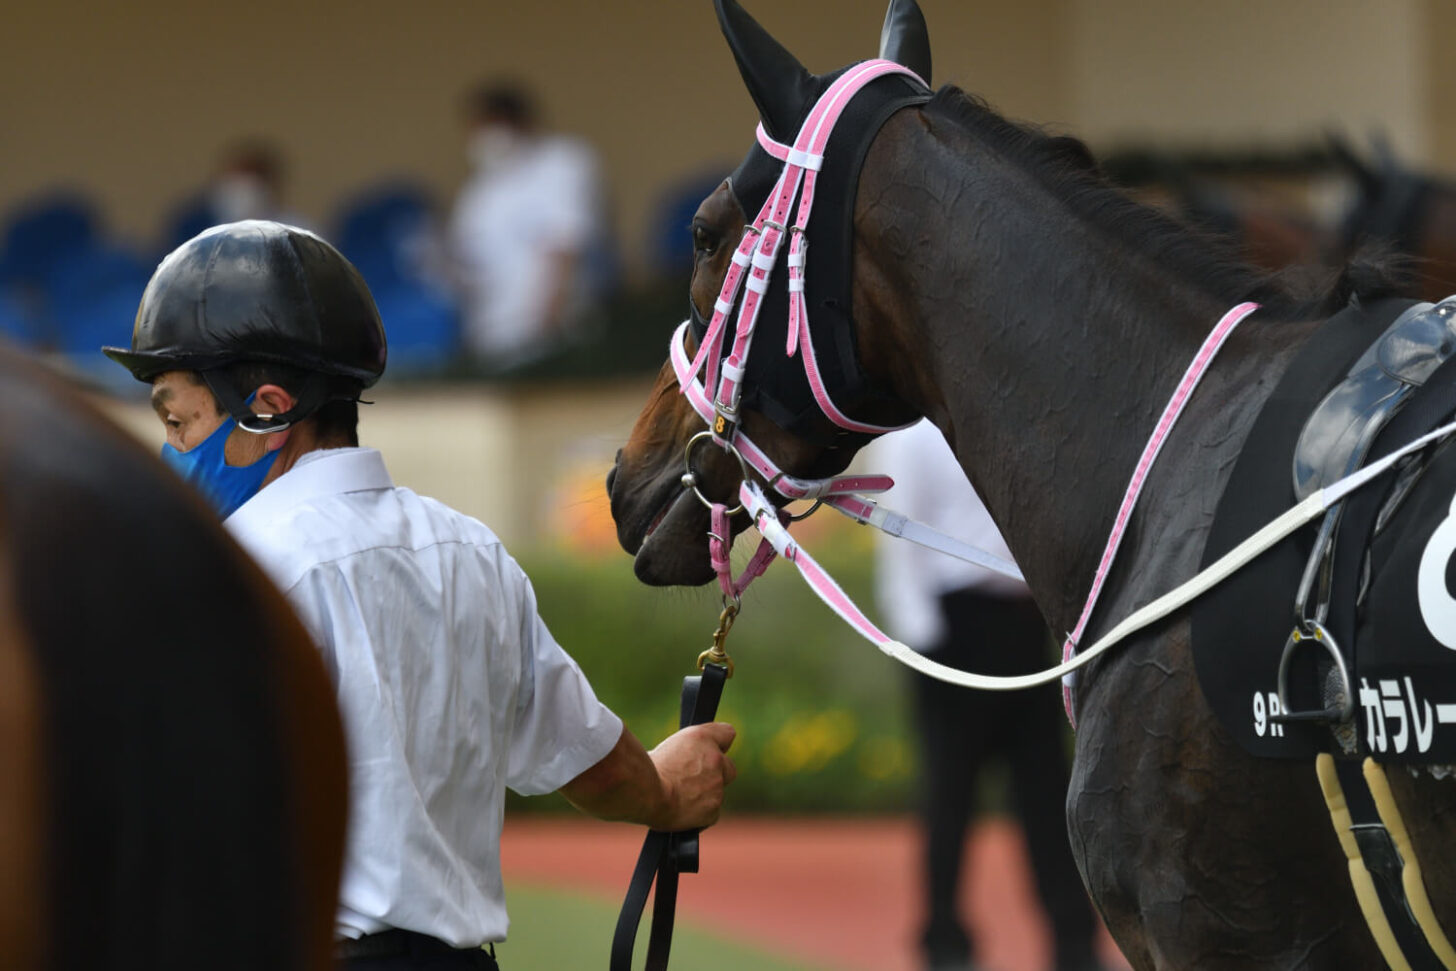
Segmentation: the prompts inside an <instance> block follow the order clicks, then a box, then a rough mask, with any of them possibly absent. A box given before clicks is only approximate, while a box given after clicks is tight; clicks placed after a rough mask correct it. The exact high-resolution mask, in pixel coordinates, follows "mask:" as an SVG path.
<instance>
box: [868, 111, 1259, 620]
mask: <svg viewBox="0 0 1456 971" xmlns="http://www.w3.org/2000/svg"><path fill="white" fill-rule="evenodd" d="M919 141H920V142H922V144H920V145H913V144H912V146H911V149H910V151H911V154H910V155H909V156H908V157H909V158H914V159H918V160H920V162H921V164H920V166H918V168H919V177H912V178H910V179H902V178H897V179H896V180H893V183H892V184H889V185H887V186H886V187H885V188H883V189H882V190H879V191H878V192H877V193H876V195H875V197H874V199H875V204H874V205H872V206H869V207H864V208H862V209H861V214H862V219H861V227H860V228H861V233H860V237H859V238H860V239H861V240H862V241H864V246H865V250H866V252H865V257H866V258H867V259H869V260H870V261H873V262H876V263H878V264H879V266H878V270H879V271H880V272H879V274H878V278H879V279H880V280H881V281H884V282H886V283H888V284H889V286H890V288H891V290H892V291H893V292H894V293H895V294H896V296H895V297H893V298H891V300H890V301H887V302H882V303H881V304H880V306H882V307H883V306H885V304H886V303H889V304H891V305H893V306H894V310H893V311H891V312H890V314H889V316H890V317H891V318H892V320H893V323H892V325H891V329H892V330H893V331H894V332H896V337H897V338H898V339H897V340H896V343H897V344H900V345H902V346H903V345H908V346H909V347H910V348H911V349H912V352H911V353H912V359H913V363H912V370H913V371H914V373H916V374H918V375H919V378H918V379H909V381H910V384H911V385H912V386H911V387H910V388H909V389H907V392H906V396H907V397H908V398H909V400H911V401H912V402H913V403H915V404H917V405H918V406H919V407H920V408H921V410H922V411H924V412H925V414H927V415H928V416H929V417H930V418H931V420H932V421H934V422H935V423H936V425H937V426H939V427H940V429H941V431H942V432H943V433H944V434H945V436H946V439H947V441H948V442H949V443H950V445H951V447H952V448H953V449H954V450H955V452H956V455H957V458H958V459H959V461H960V463H961V466H962V468H964V469H965V470H966V473H967V475H968V476H969V477H970V479H971V481H972V483H973V484H974V485H975V486H976V489H977V491H978V492H979V493H980V495H981V496H982V498H983V499H984V501H985V502H986V505H987V507H988V508H989V509H990V511H991V513H992V516H993V518H995V520H996V522H997V524H998V525H999V526H1000V527H1001V530H1002V533H1003V534H1004V535H1005V537H1006V539H1007V543H1008V545H1009V546H1010V548H1011V550H1012V552H1013V554H1014V555H1015V556H1016V559H1017V561H1018V562H1019V564H1020V565H1021V567H1022V570H1023V572H1024V573H1025V574H1026V577H1027V580H1028V583H1029V584H1030V586H1031V588H1032V591H1033V593H1034V594H1035V595H1036V597H1037V600H1038V603H1039V604H1040V606H1041V607H1042V609H1043V611H1044V612H1045V613H1046V614H1047V617H1048V620H1049V621H1051V622H1052V623H1053V624H1054V625H1057V626H1056V627H1054V629H1060V630H1069V629H1070V628H1071V625H1072V623H1073V622H1074V621H1075V619H1076V613H1077V611H1078V610H1079V608H1080V606H1081V598H1082V597H1083V596H1084V595H1085V593H1086V591H1087V589H1088V584H1089V582H1090V580H1091V577H1092V575H1093V572H1094V570H1095V567H1096V563H1097V560H1098V558H1099V557H1100V555H1101V552H1102V549H1103V546H1104V544H1105V542H1106V537H1107V534H1108V530H1109V529H1110V528H1111V525H1112V522H1113V518H1114V516H1115V514H1116V511H1117V508H1118V505H1119V503H1120V502H1121V499H1122V494H1123V492H1124V490H1125V488H1126V486H1127V483H1128V480H1129V478H1130V476H1131V474H1132V472H1133V469H1134V467H1135V465H1136V463H1137V460H1138V458H1139V455H1140V453H1141V451H1142V449H1143V447H1144V445H1145V443H1146V440H1147V438H1148V436H1149V435H1150V433H1151V432H1152V430H1153V428H1154V426H1155V424H1156V423H1157V420H1158V416H1159V414H1160V413H1161V411H1162V409H1163V407H1164V406H1165V404H1166V402H1167V400H1168V398H1169V396H1170V395H1171V393H1172V391H1173V389H1174V387H1175V386H1176V384H1177V382H1178V380H1179V378H1180V377H1181V376H1182V374H1183V372H1184V370H1185V368H1186V367H1187V365H1188V363H1189V361H1190V360H1191V359H1192V358H1193V356H1194V355H1195V353H1196V352H1197V349H1198V347H1199V345H1200V344H1201V342H1202V341H1203V339H1204V337H1205V336H1206V335H1207V333H1208V332H1209V331H1210V330H1211V329H1212V328H1213V326H1214V325H1215V324H1216V323H1217V321H1218V318H1219V316H1220V315H1221V314H1222V313H1223V312H1225V311H1226V310H1227V309H1228V307H1229V306H1230V305H1231V304H1232V301H1224V300H1220V299H1216V298H1214V297H1213V296H1211V295H1210V294H1208V293H1205V292H1201V291H1200V290H1199V289H1198V288H1197V287H1195V286H1192V285H1190V284H1188V283H1187V282H1185V281H1183V280H1181V279H1179V278H1178V276H1177V274H1176V273H1174V272H1172V271H1171V270H1169V269H1167V268H1165V267H1163V266H1161V265H1160V264H1159V262H1158V259H1157V256H1156V254H1147V253H1136V252H1130V251H1129V250H1128V248H1127V247H1126V246H1124V245H1121V244H1119V243H1118V242H1116V241H1115V240H1114V239H1113V238H1112V237H1110V236H1109V235H1108V234H1106V233H1102V232H1099V231H1098V230H1097V229H1096V228H1095V227H1094V226H1091V225H1089V224H1088V223H1087V222H1085V221H1083V220H1081V219H1079V218H1078V217H1077V216H1075V215H1074V214H1073V213H1072V212H1071V211H1070V210H1069V209H1068V208H1067V207H1066V206H1064V205H1062V204H1060V203H1058V201H1057V200H1056V199H1054V198H1053V196H1052V194H1051V193H1050V191H1049V190H1047V189H1046V188H1044V187H1043V186H1042V185H1040V184H1039V183H1037V182H1036V181H1035V180H1034V179H1033V178H1031V177H1029V176H1027V175H1024V174H1022V173H1020V172H1018V171H1016V170H1014V169H1013V168H1012V167H1011V166H1010V165H1009V164H1007V163H1003V162H999V161H998V160H997V159H995V158H994V157H982V158H979V159H977V162H976V164H975V165H971V164H967V162H966V161H965V160H964V159H963V158H962V157H960V156H959V155H956V156H952V157H946V156H947V152H946V151H945V149H944V148H943V147H941V148H940V149H939V151H937V146H936V144H935V143H934V142H933V140H932V141H931V143H930V144H924V142H925V139H919ZM962 151H963V149H962ZM873 160H874V158H873V156H872V157H871V161H872V162H873ZM861 198H862V201H863V200H864V198H865V197H864V195H863V194H862V196H861ZM877 223H883V225H877ZM929 240H942V241H945V243H944V245H943V246H940V247H938V248H937V249H936V250H935V251H934V252H933V255H929V258H927V254H930V253H931V251H929V250H921V249H918V248H915V247H914V246H913V245H912V246H910V247H906V245H905V244H906V243H907V242H913V241H929ZM872 276H873V274H872ZM870 299H871V303H873V302H874V300H873V298H870Z"/></svg>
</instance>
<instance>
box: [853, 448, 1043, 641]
mask: <svg viewBox="0 0 1456 971" xmlns="http://www.w3.org/2000/svg"><path fill="white" fill-rule="evenodd" d="M866 461H867V463H868V464H869V465H871V466H873V468H874V470H875V471H876V472H884V473H886V474H888V475H890V476H891V477H892V478H893V479H894V480H895V487H894V488H893V489H891V490H890V491H889V492H887V493H885V495H884V496H883V502H884V503H885V505H886V506H888V507H889V508H891V509H894V510H895V511H896V512H901V513H904V514H905V515H907V516H909V517H910V518H911V519H917V520H919V521H920V522H923V523H925V524H927V525H929V526H933V527H935V528H936V529H938V530H940V531H941V532H943V533H947V534H949V535H951V536H954V537H955V538H956V539H959V540H961V541H962V542H966V543H970V544H971V545H972V546H976V547H979V548H980V549H982V550H985V551H986V552H987V553H993V554H995V555H996V556H999V557H1001V558H1002V559H1006V560H1009V559H1011V551H1010V550H1008V549H1007V548H1006V540H1005V539H1003V538H1002V536H1001V531H1000V530H998V529H997V528H996V524H995V523H994V522H993V521H992V520H991V514H990V513H989V512H988V511H987V510H986V506H985V503H983V502H982V501H981V497H980V496H978V495H976V490H975V489H974V488H972V486H971V484H970V482H968V481H967V480H966V473H965V471H964V470H962V469H961V466H960V462H958V461H957V460H956V457H955V453H954V452H952V451H951V449H950V446H949V445H947V444H946V441H945V436H944V435H942V434H941V433H940V429H938V428H936V427H935V426H934V425H932V424H931V423H930V422H928V421H921V422H920V423H919V424H917V425H914V426H912V427H910V428H906V429H902V430H901V431H897V432H890V433H889V434H888V435H884V436H882V437H880V438H879V439H877V440H876V441H875V442H874V443H873V444H872V445H871V446H870V449H869V454H868V456H867V458H866ZM876 552H877V556H876V562H875V587H876V600H877V601H878V603H879V605H880V609H881V610H883V611H884V613H885V619H886V622H887V624H886V626H888V627H889V630H890V633H891V634H893V635H894V636H895V637H896V638H897V639H898V640H900V641H901V642H903V643H905V644H908V645H910V646H911V647H913V648H915V649H916V650H921V651H923V650H926V649H927V648H930V647H932V646H934V645H935V644H936V643H938V642H939V640H940V638H941V637H942V636H944V633H945V623H944V620H943V619H942V618H941V615H940V603H939V597H940V595H941V594H943V593H949V592H950V591H952V590H962V589H974V590H977V591H979V592H981V593H984V594H986V595H987V596H992V597H1029V596H1030V595H1031V593H1030V591H1029V590H1027V588H1026V584H1024V583H1022V582H1021V581H1019V580H1012V579H1010V578H1009V577H1004V576H1002V575H1001V574H999V573H993V572H991V571H990V570H987V569H984V568H982V567H979V566H974V565H972V564H970V563H967V562H965V561H964V560H959V559H956V558H955V557H953V556H947V555H946V554H944V553H938V552H936V551H935V550H930V549H926V548H925V547H923V546H919V545H917V544H915V543H911V542H909V541H908V540H903V539H898V538H896V537H893V536H887V535H883V534H882V535H881V536H880V537H879V540H878V546H877V550H876Z"/></svg>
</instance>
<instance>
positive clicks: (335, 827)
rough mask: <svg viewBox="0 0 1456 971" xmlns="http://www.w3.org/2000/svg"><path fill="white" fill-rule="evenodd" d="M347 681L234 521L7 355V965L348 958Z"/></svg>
mask: <svg viewBox="0 0 1456 971" xmlns="http://www.w3.org/2000/svg"><path fill="white" fill-rule="evenodd" d="M333 698H334V693H333V688H332V686H331V683H330V681H329V678H328V676H327V673H326V672H325V670H324V666H323V662H322V659H321V658H320V656H319V654H318V651H317V649H316V648H315V647H314V646H313V643H312V641H311V640H310V638H309V637H308V635H307V634H306V632H305V631H304V629H303V627H302V625H301V624H300V623H299V621H298V620H297V618H296V617H295V616H294V614H293V612H292V611H291V610H290V609H289V607H288V605H287V603H286V602H285V601H284V600H283V597H282V595H281V594H280V593H279V592H278V591H277V590H276V589H275V588H274V587H273V585H272V584H271V582H270V581H269V580H268V579H267V578H266V577H265V576H264V575H263V574H262V572H261V571H260V570H259V569H258V568H257V567H256V566H255V565H254V564H253V563H252V561H251V560H249V559H248V558H247V557H246V555H244V554H243V553H242V552H241V551H240V549H239V548H238V547H237V545H236V544H234V543H233V542H232V540H231V539H230V538H229V537H228V536H227V535H226V533H225V532H224V531H223V529H222V527H221V525H220V524H219V523H218V522H217V517H216V515H215V514H214V513H213V512H212V511H211V510H210V509H209V508H208V507H207V506H205V505H204V504H203V503H202V501H201V500H200V499H199V498H197V497H195V496H194V495H193V494H192V493H191V491H190V490H189V489H188V488H187V487H186V486H185V485H183V484H182V483H181V481H179V480H178V479H177V478H176V477H175V476H174V475H173V474H172V473H170V472H169V471H168V470H167V469H165V468H164V467H163V466H162V464H161V463H160V462H158V461H157V460H156V459H155V458H154V457H152V456H149V455H146V454H145V453H144V452H143V451H142V450H141V449H140V448H139V447H138V446H137V445H136V444H135V443H134V442H132V441H130V440H128V439H127V437H126V436H125V435H124V434H123V433H122V432H120V431H119V430H117V429H116V428H114V427H113V426H111V425H110V424H109V423H108V422H106V421H105V420H104V419H103V418H101V417H100V416H99V415H98V414H97V413H96V412H95V411H94V410H93V409H92V408H91V407H90V406H89V405H87V404H86V403H85V402H84V401H82V400H81V398H80V396H79V395H78V394H77V393H75V392H74V391H72V390H70V389H69V388H67V387H66V386H64V385H63V384H62V383H61V382H60V381H59V380H58V379H55V378H53V377H49V376H46V375H45V373H44V371H43V369H42V368H41V367H40V366H39V365H38V364H36V363H35V362H34V361H32V360H29V359H26V358H24V357H21V356H19V355H17V354H14V353H12V352H9V351H5V350H0V778H3V779H4V780H5V781H4V783H3V784H0V953H3V954H4V955H5V958H4V960H3V962H0V963H3V964H4V965H5V967H7V968H18V969H31V968H35V969H40V968H48V969H71V968H75V969H81V968H97V967H107V968H149V969H153V968H167V969H178V971H180V969H184V968H186V969H192V968H201V967H205V968H236V969H240V971H241V969H256V968H280V969H297V971H304V969H309V971H313V969H317V971H322V969H325V968H329V967H332V966H333V924H334V908H335V902H336V898H337V889H338V880H339V868H340V866H341V863H342V856H343V827H344V816H345V804H346V798H347V783H346V779H345V773H346V770H345V763H344V742H343V734H342V730H341V727H340V724H339V718H338V713H337V709H336V708H335V705H334V700H333Z"/></svg>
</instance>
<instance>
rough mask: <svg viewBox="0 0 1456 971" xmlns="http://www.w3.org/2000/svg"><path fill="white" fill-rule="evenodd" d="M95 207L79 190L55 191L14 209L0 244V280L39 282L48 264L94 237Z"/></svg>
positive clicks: (54, 262) (88, 243) (79, 247)
mask: <svg viewBox="0 0 1456 971" xmlns="http://www.w3.org/2000/svg"><path fill="white" fill-rule="evenodd" d="M96 224H97V216H96V207H95V206H94V205H93V204H92V203H91V201H90V200H88V199H86V198H85V197H83V196H81V195H80V194H79V193H76V192H71V191H64V190H61V191H56V192H52V193H50V194H49V195H46V196H43V197H41V198H38V199H35V200H33V201H32V202H30V203H28V204H27V205H25V206H23V207H22V208H21V209H19V210H18V211H16V212H15V213H14V214H13V215H12V216H11V217H10V220H9V222H8V223H7V224H6V227H5V235H4V242H3V248H0V280H3V281H5V282H10V283H18V284H22V285H26V286H37V287H38V286H41V285H43V283H44V280H45V277H46V274H47V273H49V272H50V269H51V267H53V266H54V265H56V263H57V262H59V261H60V260H62V259H64V258H65V256H66V255H67V254H68V253H71V252H74V251H76V250H79V249H83V248H85V247H86V246H89V245H90V244H91V243H92V242H93V241H94V240H95V238H96Z"/></svg>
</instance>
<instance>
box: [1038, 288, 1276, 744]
mask: <svg viewBox="0 0 1456 971" xmlns="http://www.w3.org/2000/svg"><path fill="white" fill-rule="evenodd" d="M1258 309H1259V305H1258V304H1257V303H1241V304H1239V305H1238V306H1237V307H1234V308H1233V309H1232V310H1230V311H1229V312H1228V313H1226V314H1224V315H1223V318H1222V319H1221V320H1220V321H1219V322H1218V324H1217V325H1216V326H1215V327H1214V328H1213V330H1212V331H1211V332H1210V333H1209V335H1208V337H1206V338H1205V339H1204V341H1203V346H1202V347H1200V348H1199V349H1198V353H1197V354H1195V355H1194V357H1193V361H1192V362H1191V363H1190V364H1189V365H1188V369H1187V370H1186V371H1184V372H1183V378H1182V380H1180V381H1179V382H1178V386H1177V388H1175V389H1174V390H1173V397H1171V398H1169V399H1168V404H1167V407H1165V408H1164V409H1163V415H1162V417H1161V418H1159V419H1158V424H1157V425H1156V426H1154V428H1153V434H1152V436H1151V437H1149V438H1148V443H1147V445H1145V446H1144V447H1143V454H1142V458H1140V459H1138V463H1137V466H1136V467H1135V468H1134V469H1133V472H1132V479H1131V480H1130V481H1129V482H1128V484H1127V491H1126V492H1125V493H1123V496H1122V505H1121V506H1119V507H1118V510H1117V518H1116V519H1114V520H1113V522H1112V532H1111V534H1110V535H1108V537H1107V546H1106V547H1105V548H1104V549H1103V551H1102V559H1101V560H1100V561H1099V562H1098V564H1097V573H1096V575H1095V576H1093V578H1092V589H1091V590H1090V591H1088V593H1087V601H1086V603H1084V604H1083V605H1082V615H1081V616H1080V617H1079V618H1077V626H1076V628H1075V629H1073V631H1072V632H1071V633H1070V634H1068V635H1067V640H1066V642H1065V643H1064V644H1063V645H1062V660H1063V661H1064V662H1065V661H1069V660H1071V659H1072V657H1073V656H1074V655H1075V654H1076V653H1077V645H1078V643H1080V641H1081V640H1082V635H1083V634H1084V633H1086V631H1087V622H1088V621H1090V620H1091V619H1092V611H1093V610H1095V609H1096V607H1097V598H1098V596H1099V595H1101V593H1102V585H1103V584H1104V583H1105V582H1106V581H1107V574H1108V573H1109V572H1111V570H1112V561H1113V559H1114V558H1115V557H1116V556H1117V549H1118V547H1119V546H1121V545H1122V537H1123V535H1124V534H1125V533H1126V532H1127V524H1128V521H1129V520H1131V518H1132V511H1133V507H1134V506H1136V505H1137V501H1138V496H1140V495H1141V494H1142V491H1143V483H1145V482H1146V481H1147V478H1148V472H1149V471H1150V470H1151V469H1152V467H1153V462H1154V461H1155V460H1156V459H1157V457H1158V453H1159V452H1160V451H1162V449H1163V443H1164V442H1165V441H1167V439H1168V433H1169V432H1171V431H1172V430H1173V424H1174V422H1176V421H1177V420H1178V416H1180V415H1181V414H1183V406H1184V405H1186V404H1187V403H1188V399H1189V398H1190V397H1192V395H1193V391H1194V389H1195V388H1197V387H1198V382H1199V381H1201V380H1203V375H1204V374H1205V373H1206V372H1207V371H1208V366H1209V365H1210V364H1211V363H1212V362H1213V357H1214V355H1215V354H1217V353H1218V350H1219V348H1221V347H1223V344H1224V341H1225V340H1227V339H1228V336H1229V335H1230V334H1232V333H1233V331H1234V328H1235V327H1237V326H1238V325H1239V322H1240V321H1241V320H1243V319H1244V318H1245V317H1247V316H1249V314H1251V313H1253V312H1254V311H1255V310H1258ZM1075 674H1076V672H1073V673H1072V674H1068V675H1066V677H1064V678H1063V679H1062V704H1063V706H1064V707H1065V708H1066V710H1067V720H1068V721H1070V722H1071V723H1072V725H1073V726H1074V727H1075V726H1076V724H1077V720H1076V718H1075V717H1073V715H1072V701H1073V697H1072V692H1073V689H1074V687H1075Z"/></svg>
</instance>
